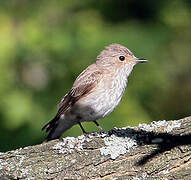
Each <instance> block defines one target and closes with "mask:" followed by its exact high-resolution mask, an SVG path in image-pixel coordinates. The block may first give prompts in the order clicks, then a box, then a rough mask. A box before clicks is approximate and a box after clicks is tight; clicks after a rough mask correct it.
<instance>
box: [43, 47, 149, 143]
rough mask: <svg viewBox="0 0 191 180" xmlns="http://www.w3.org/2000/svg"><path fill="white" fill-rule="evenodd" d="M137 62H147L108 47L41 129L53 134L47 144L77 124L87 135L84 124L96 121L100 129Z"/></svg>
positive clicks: (118, 48) (76, 81) (117, 101)
mask: <svg viewBox="0 0 191 180" xmlns="http://www.w3.org/2000/svg"><path fill="white" fill-rule="evenodd" d="M120 59H121V60H120ZM123 59H124V60H123ZM138 62H146V60H140V59H139V60H138V59H137V58H136V57H135V56H134V55H133V53H132V52H131V51H130V50H129V49H127V48H126V47H124V46H122V45H119V44H112V45H110V46H108V47H106V49H105V50H103V51H102V52H101V53H100V54H99V55H98V57H97V59H96V62H95V63H94V64H92V65H90V66H88V67H87V68H86V69H85V70H84V71H83V72H82V73H81V74H80V75H79V76H78V77H77V79H76V80H75V82H74V84H73V86H72V88H71V90H70V91H69V92H68V93H67V94H66V95H65V96H64V98H63V99H62V100H61V102H60V104H59V109H58V112H57V114H56V116H55V117H54V118H53V119H52V120H51V121H50V122H49V123H48V124H46V125H45V126H44V127H43V128H42V129H43V130H44V129H45V130H46V132H48V131H50V133H49V135H48V137H47V140H51V139H56V138H59V137H60V136H61V134H62V133H63V132H64V131H66V130H67V129H69V128H70V127H72V126H73V125H75V124H77V123H78V124H79V125H80V127H81V128H82V130H83V132H85V130H84V129H83V127H82V125H81V122H83V121H94V123H95V124H96V125H97V126H99V124H98V123H97V122H96V120H97V119H99V118H102V117H105V116H106V115H108V114H109V113H110V112H112V111H113V109H114V108H115V107H116V106H117V105H118V103H119V102H120V100H121V97H122V95H123V93H124V90H125V87H126V84H127V77H128V76H129V74H130V73H131V71H132V69H133V67H134V65H135V64H137V63H138ZM99 127H100V126H99ZM100 128H101V127H100Z"/></svg>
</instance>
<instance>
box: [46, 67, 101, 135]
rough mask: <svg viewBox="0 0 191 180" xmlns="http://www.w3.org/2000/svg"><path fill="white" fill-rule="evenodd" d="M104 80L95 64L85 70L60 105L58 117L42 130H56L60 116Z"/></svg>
mask: <svg viewBox="0 0 191 180" xmlns="http://www.w3.org/2000/svg"><path fill="white" fill-rule="evenodd" d="M101 78H102V71H100V70H98V68H97V67H96V65H95V64H92V65H90V66H89V67H88V68H87V69H85V70H84V71H83V72H82V73H81V74H80V75H79V76H78V77H77V79H76V80H75V82H74V84H73V87H72V89H71V90H70V91H69V93H68V94H66V95H65V96H64V98H63V99H62V100H61V102H60V104H59V109H58V112H57V114H56V116H55V117H54V118H53V119H52V120H51V121H50V122H48V123H47V124H46V125H45V126H44V127H43V128H42V130H44V129H45V130H46V132H48V131H49V130H51V129H52V130H53V131H54V130H55V128H56V126H57V122H58V120H59V119H60V116H61V115H62V114H64V113H65V112H66V111H67V110H68V109H69V108H70V107H71V106H72V105H73V104H74V103H75V102H76V101H78V100H79V99H80V98H81V97H83V96H85V95H86V94H87V93H88V92H90V91H91V90H92V89H93V88H95V87H96V86H97V84H98V82H99V81H100V80H101Z"/></svg>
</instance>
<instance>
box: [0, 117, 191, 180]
mask: <svg viewBox="0 0 191 180" xmlns="http://www.w3.org/2000/svg"><path fill="white" fill-rule="evenodd" d="M0 179H134V180H135V179H191V117H187V118H184V119H180V120H174V121H159V122H153V123H151V124H150V125H146V124H142V125H139V126H138V127H126V128H122V129H116V128H115V129H113V130H111V131H110V132H109V133H108V134H106V133H102V134H101V133H91V134H89V135H86V136H83V135H82V136H79V137H77V138H72V137H67V138H64V139H62V140H54V141H50V142H48V143H42V144H40V145H36V146H29V147H25V148H20V149H17V150H14V151H10V152H6V153H0Z"/></svg>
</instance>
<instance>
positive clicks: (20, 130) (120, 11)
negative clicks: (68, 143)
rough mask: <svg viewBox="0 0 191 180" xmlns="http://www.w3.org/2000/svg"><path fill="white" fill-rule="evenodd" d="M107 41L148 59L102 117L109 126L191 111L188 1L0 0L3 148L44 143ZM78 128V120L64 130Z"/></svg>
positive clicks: (190, 11) (190, 12)
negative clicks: (63, 105) (52, 122)
mask: <svg viewBox="0 0 191 180" xmlns="http://www.w3.org/2000/svg"><path fill="white" fill-rule="evenodd" d="M111 43H120V44H123V45H125V46H127V47H128V48H129V49H130V50H132V51H133V52H134V53H135V55H136V56H137V57H143V58H147V59H149V60H150V61H149V63H147V64H140V65H137V66H136V68H135V69H134V71H133V73H132V75H131V77H130V78H129V84H128V90H127V91H126V93H125V95H124V97H123V100H122V102H121V104H120V105H119V106H118V108H117V109H116V110H115V111H114V112H113V113H112V114H111V115H110V116H109V117H107V118H105V119H104V120H101V121H99V122H100V124H101V125H102V126H103V127H104V128H105V129H106V130H109V129H111V128H113V127H115V126H116V127H122V126H127V125H130V126H135V125H138V123H140V122H141V123H145V122H146V123H149V122H150V121H153V120H161V119H166V120H169V119H178V118H182V117H185V116H189V115H190V112H191V105H190V103H191V1H190V0H180V1H179V0H173V1H172V0H171V1H170V0H160V1H153V0H142V1H135V0H118V1H112V0H83V1H80V0H72V1H69V0H7V1H2V0H1V1H0V142H1V143H0V151H7V150H12V149H15V148H19V147H23V146H27V145H33V144H37V143H41V142H42V141H43V140H44V138H45V136H46V135H45V133H44V132H42V131H41V127H42V126H43V125H44V124H45V123H46V122H48V121H49V120H50V119H51V118H52V117H53V116H54V115H55V113H56V111H57V104H58V103H59V101H60V100H61V98H62V97H63V96H64V94H65V93H67V91H68V90H69V89H70V87H71V86H72V83H73V81H74V80H75V78H76V77H77V75H78V74H79V73H80V72H81V71H82V70H83V69H84V68H86V67H87V66H88V65H89V64H91V63H92V62H94V60H95V58H96V56H97V55H98V53H99V52H100V51H101V50H102V49H103V48H104V46H106V45H108V44H111ZM83 125H84V127H85V129H87V130H88V131H89V132H91V131H97V130H98V129H97V128H96V127H95V125H94V124H93V123H84V124H83ZM80 134H82V132H81V130H80V128H79V127H78V126H75V127H73V128H72V129H70V130H68V131H67V132H66V133H64V135H63V136H77V135H80Z"/></svg>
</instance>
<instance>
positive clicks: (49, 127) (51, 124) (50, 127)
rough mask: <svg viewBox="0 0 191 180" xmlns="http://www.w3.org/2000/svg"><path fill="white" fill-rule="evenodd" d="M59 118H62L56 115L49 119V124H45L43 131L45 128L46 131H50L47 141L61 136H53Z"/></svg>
mask: <svg viewBox="0 0 191 180" xmlns="http://www.w3.org/2000/svg"><path fill="white" fill-rule="evenodd" d="M59 119H60V118H59V117H57V116H55V117H54V118H53V119H52V120H51V121H49V122H48V123H47V124H45V125H44V126H43V128H42V131H43V130H45V131H46V132H49V131H50V132H49V134H48V136H47V138H46V140H47V141H50V140H52V139H57V138H59V136H54V137H53V134H54V133H55V131H56V128H57V126H58V120H59Z"/></svg>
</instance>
